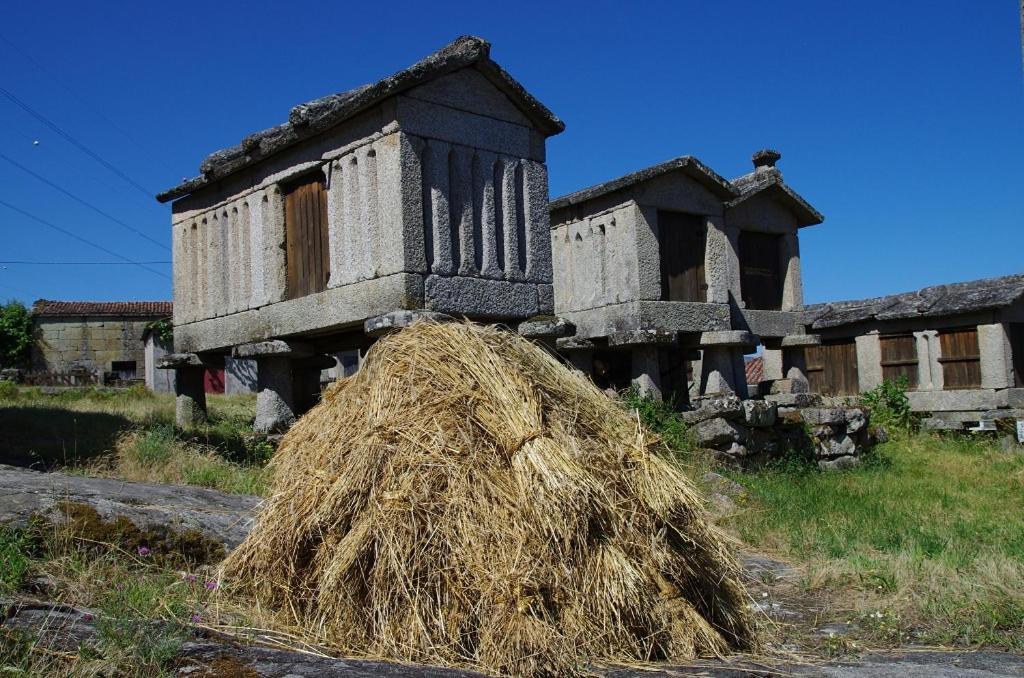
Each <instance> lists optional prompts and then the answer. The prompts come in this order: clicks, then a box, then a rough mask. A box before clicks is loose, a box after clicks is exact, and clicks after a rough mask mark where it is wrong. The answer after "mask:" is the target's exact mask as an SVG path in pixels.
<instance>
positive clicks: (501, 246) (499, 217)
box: [491, 158, 506, 273]
mask: <svg viewBox="0 0 1024 678" xmlns="http://www.w3.org/2000/svg"><path fill="white" fill-rule="evenodd" d="M504 167H505V163H503V162H502V161H501V159H500V158H499V159H498V160H497V161H496V162H495V163H494V166H493V174H492V180H491V181H492V186H493V187H494V249H495V257H496V258H497V259H498V268H499V269H500V270H501V272H502V273H504V272H505V268H506V267H505V205H504V202H503V198H504V192H503V191H502V190H501V187H502V185H503V182H502V179H503V178H504V172H503V171H502V170H503V169H504Z"/></svg>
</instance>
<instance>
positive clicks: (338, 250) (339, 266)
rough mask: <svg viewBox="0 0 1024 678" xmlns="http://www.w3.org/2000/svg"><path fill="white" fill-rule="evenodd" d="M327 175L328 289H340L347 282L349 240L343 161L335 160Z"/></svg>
mask: <svg viewBox="0 0 1024 678" xmlns="http://www.w3.org/2000/svg"><path fill="white" fill-rule="evenodd" d="M324 171H325V173H326V174H327V246H328V248H329V250H330V267H331V271H330V274H329V275H328V278H327V287H328V288H331V287H338V286H340V285H342V284H344V282H345V274H346V262H347V247H348V246H347V242H346V240H347V238H346V232H345V213H344V207H345V195H344V191H345V180H344V177H343V176H342V171H341V161H340V160H334V161H332V162H330V163H328V165H327V166H326V167H325V169H324Z"/></svg>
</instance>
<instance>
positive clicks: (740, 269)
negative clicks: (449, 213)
mask: <svg viewBox="0 0 1024 678" xmlns="http://www.w3.org/2000/svg"><path fill="white" fill-rule="evenodd" d="M780 157H781V156H780V155H779V153H778V152H776V151H759V152H758V153H755V154H754V157H753V161H754V171H753V172H751V173H749V174H746V175H744V176H741V177H738V178H736V179H734V180H732V181H728V180H726V179H724V178H722V177H721V176H719V175H718V174H716V173H715V172H713V171H712V170H711V169H710V168H709V167H707V166H706V165H704V164H703V163H702V162H700V161H699V160H697V159H696V158H693V157H690V156H684V157H680V158H676V159H674V160H670V161H668V162H665V163H662V164H660V165H655V166H654V167H649V168H647V169H644V170H641V171H639V172H635V173H633V174H629V175H626V176H624V177H621V178H619V179H615V180H613V181H609V182H607V183H604V184H600V185H598V186H593V187H591V188H587V189H584V190H582V191H578V192H576V193H573V194H571V195H567V196H564V197H561V198H558V199H557V200H554V201H552V203H551V223H552V230H551V243H552V251H553V254H552V256H553V260H554V272H555V312H556V314H557V315H558V316H559V317H562V318H564V319H566V320H567V321H569V322H570V323H571V324H572V325H574V326H575V334H574V335H572V336H567V337H562V338H560V339H559V340H558V347H559V350H560V351H561V352H563V353H565V354H567V356H568V358H569V359H570V360H571V361H572V362H573V364H574V365H575V366H576V367H577V368H578V369H580V370H582V371H583V372H585V373H587V374H590V375H591V376H593V377H594V379H595V381H597V382H598V384H599V385H606V386H610V387H612V388H617V389H621V388H623V387H626V386H628V385H630V384H633V385H635V386H636V387H637V388H639V389H640V390H641V391H642V392H644V393H646V394H648V395H652V396H655V397H661V396H669V395H672V396H674V397H675V399H676V400H677V402H680V403H682V402H685V401H686V399H687V397H688V396H691V397H692V396H705V395H721V394H736V395H738V396H740V397H746V396H747V387H746V378H745V370H744V361H743V356H744V354H745V353H749V352H751V351H753V350H754V348H755V347H756V346H757V344H758V343H761V344H762V345H763V346H764V352H765V356H766V360H765V378H766V379H774V380H780V379H783V378H784V377H786V376H789V377H794V378H797V379H800V378H802V377H803V375H802V374H801V373H800V365H799V364H792V365H787V366H786V368H787V371H788V372H789V374H784V373H783V367H784V366H783V364H782V360H781V357H780V356H781V353H782V349H783V347H789V346H803V345H806V344H812V343H814V342H816V341H817V337H815V336H810V335H808V334H806V332H805V328H804V327H803V324H802V315H801V314H800V311H801V310H802V307H803V288H802V283H801V279H800V249H799V244H798V233H799V229H801V228H803V227H806V226H811V225H814V224H818V223H821V222H822V220H823V217H822V216H821V214H819V213H818V212H817V211H816V210H815V209H814V208H813V207H811V206H810V205H809V204H808V203H807V202H806V201H805V200H804V199H803V198H801V197H800V196H799V195H797V194H796V193H795V192H794V191H793V190H792V189H791V188H790V187H789V186H788V185H786V183H785V182H784V181H783V179H782V174H781V172H780V171H779V170H778V168H777V167H776V166H775V164H776V162H777V161H778V160H779V158H780Z"/></svg>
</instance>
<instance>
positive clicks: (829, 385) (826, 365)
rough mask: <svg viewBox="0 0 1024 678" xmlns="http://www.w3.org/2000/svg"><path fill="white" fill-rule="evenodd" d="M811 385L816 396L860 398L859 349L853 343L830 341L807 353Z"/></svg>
mask: <svg viewBox="0 0 1024 678" xmlns="http://www.w3.org/2000/svg"><path fill="white" fill-rule="evenodd" d="M804 356H805V360H806V362H807V369H806V372H807V381H808V382H810V385H811V392H812V393H821V394H824V395H856V394H858V393H860V384H859V383H858V380H857V345H856V343H854V341H853V339H842V340H839V341H830V342H826V343H823V344H822V345H821V346H808V347H807V348H806V349H805V350H804Z"/></svg>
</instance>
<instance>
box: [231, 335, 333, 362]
mask: <svg viewBox="0 0 1024 678" xmlns="http://www.w3.org/2000/svg"><path fill="white" fill-rule="evenodd" d="M315 352H316V351H314V350H313V349H312V347H310V346H308V345H306V344H302V343H299V342H294V341H284V340H281V339H272V340H270V341H256V342H253V343H251V344H240V345H238V346H235V347H234V348H233V349H232V350H231V355H232V356H233V357H235V358H259V357H262V356H273V357H275V358H305V357H306V356H310V355H313V354H314V353H315Z"/></svg>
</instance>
